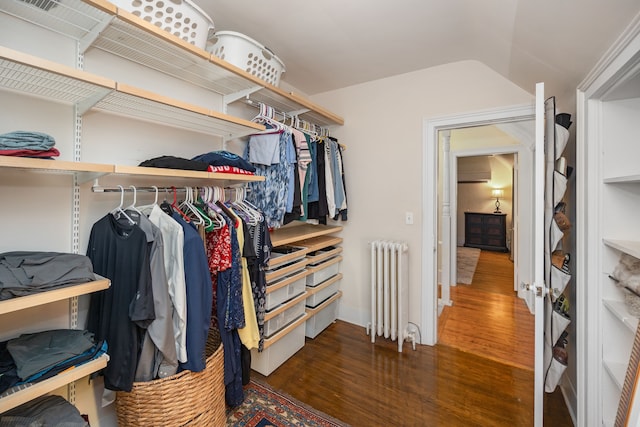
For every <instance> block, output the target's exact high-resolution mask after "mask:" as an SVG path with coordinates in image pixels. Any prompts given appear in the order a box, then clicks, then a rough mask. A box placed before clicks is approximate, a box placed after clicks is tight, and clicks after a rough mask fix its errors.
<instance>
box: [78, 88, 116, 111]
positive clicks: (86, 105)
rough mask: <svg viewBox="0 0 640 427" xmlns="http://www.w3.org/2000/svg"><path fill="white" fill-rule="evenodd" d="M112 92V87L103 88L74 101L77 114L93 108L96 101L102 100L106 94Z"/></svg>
mask: <svg viewBox="0 0 640 427" xmlns="http://www.w3.org/2000/svg"><path fill="white" fill-rule="evenodd" d="M111 92H113V89H106V88H105V89H104V90H101V91H97V92H96V93H94V94H93V95H92V96H90V97H88V98H85V99H83V100H82V101H80V102H78V103H76V109H77V112H78V114H79V115H84V113H86V112H87V111H89V110H90V109H91V108H93V107H94V106H95V105H96V104H97V103H98V102H100V101H102V100H103V99H104V98H105V97H106V96H107V95H109V94H110V93H111Z"/></svg>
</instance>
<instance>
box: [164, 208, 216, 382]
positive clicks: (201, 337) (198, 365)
mask: <svg viewBox="0 0 640 427" xmlns="http://www.w3.org/2000/svg"><path fill="white" fill-rule="evenodd" d="M173 219H175V220H176V221H177V222H178V224H180V226H181V227H182V230H183V231H184V272H185V283H186V289H187V361H186V362H185V363H181V364H180V370H181V371H183V370H190V371H193V372H200V371H202V370H203V369H204V368H205V366H206V360H205V347H206V344H207V337H208V335H209V324H210V323H211V276H210V275H209V267H208V263H207V255H206V253H205V249H204V242H203V241H202V239H201V238H200V234H199V233H198V230H197V229H196V228H195V227H194V226H193V225H192V224H191V223H187V222H186V221H185V220H184V219H182V217H181V216H180V214H178V213H176V212H174V213H173Z"/></svg>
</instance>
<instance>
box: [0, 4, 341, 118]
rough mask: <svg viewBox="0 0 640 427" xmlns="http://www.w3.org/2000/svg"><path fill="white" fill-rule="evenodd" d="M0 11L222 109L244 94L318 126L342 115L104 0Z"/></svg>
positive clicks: (1, 7) (6, 7) (8, 7)
mask: <svg viewBox="0 0 640 427" xmlns="http://www.w3.org/2000/svg"><path fill="white" fill-rule="evenodd" d="M44 3H47V2H44ZM0 10H2V11H4V12H5V13H8V14H10V15H13V16H16V17H18V18H20V19H24V20H27V21H29V22H32V23H34V24H36V25H39V26H42V27H45V28H49V29H51V30H53V31H56V32H58V33H62V34H65V35H67V36H69V37H70V38H72V39H74V40H77V41H78V44H79V48H80V50H81V53H84V52H85V51H86V50H87V49H89V48H91V47H95V48H98V49H101V50H104V51H106V52H110V53H112V54H114V55H117V56H120V57H123V58H125V59H128V60H130V61H132V62H136V63H138V64H141V65H144V66H146V67H148V68H151V69H154V70H157V71H160V72H163V73H165V74H167V75H169V76H172V77H174V78H176V79H180V80H183V81H185V82H188V83H191V84H194V85H197V86H200V87H202V88H204V89H207V90H211V91H213V92H216V93H219V94H221V95H223V96H224V104H225V108H226V105H228V104H231V103H233V102H236V101H240V100H242V99H244V98H245V97H247V96H250V97H251V99H252V100H253V101H257V102H263V103H265V104H268V105H270V106H272V107H274V108H275V109H277V110H279V111H284V112H287V113H288V114H291V115H296V114H297V115H298V116H299V117H300V118H301V119H303V120H306V121H308V122H312V123H315V124H318V125H320V126H327V125H343V124H344V120H343V119H342V117H340V116H338V115H336V114H334V113H332V112H331V111H329V110H327V109H325V108H323V107H321V106H319V105H317V104H314V103H312V102H311V101H309V100H307V99H306V98H304V97H302V96H300V95H298V94H296V93H293V92H286V91H284V90H282V89H280V88H278V87H276V86H273V85H271V84H269V83H266V82H264V81H262V80H261V79H259V78H257V77H255V76H253V75H251V74H250V73H248V72H246V71H244V70H242V69H240V68H238V67H236V66H234V65H232V64H230V63H228V62H226V61H223V60H221V59H219V58H217V57H216V56H214V55H212V54H210V53H209V52H207V51H205V50H203V49H200V48H198V47H195V46H193V45H191V44H189V43H187V42H185V41H183V40H181V39H180V38H178V37H176V36H174V35H172V34H170V33H167V32H165V31H163V30H161V29H159V28H158V27H156V26H154V25H153V24H150V23H148V22H146V21H145V20H143V19H140V18H139V17H137V16H135V15H133V14H131V13H129V12H127V11H126V10H123V9H120V8H118V7H116V6H115V5H113V4H111V3H109V2H107V1H104V0H65V1H64V2H60V3H56V5H55V6H54V7H51V8H50V9H49V10H48V11H44V10H41V9H38V8H37V7H34V6H32V5H29V4H28V3H27V2H24V1H21V0H8V1H4V2H2V4H1V5H0ZM120 89H121V90H122V91H126V89H125V88H120Z"/></svg>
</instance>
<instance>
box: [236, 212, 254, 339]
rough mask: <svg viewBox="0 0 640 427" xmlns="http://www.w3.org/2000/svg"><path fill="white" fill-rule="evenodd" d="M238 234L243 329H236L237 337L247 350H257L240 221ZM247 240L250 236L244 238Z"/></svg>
mask: <svg viewBox="0 0 640 427" xmlns="http://www.w3.org/2000/svg"><path fill="white" fill-rule="evenodd" d="M236 224H238V226H237V232H238V245H239V247H240V256H241V260H240V262H241V266H242V305H243V308H244V319H245V326H244V328H240V329H238V335H240V341H241V342H242V344H244V346H245V347H247V348H248V349H249V350H251V349H252V348H258V344H259V342H260V333H259V332H258V320H257V318H256V309H255V305H254V303H253V291H252V289H251V278H250V277H249V270H248V267H247V258H246V257H245V256H243V252H244V250H245V248H246V246H245V233H244V225H243V224H244V222H243V221H242V220H239V221H236ZM246 238H247V239H249V238H250V236H246Z"/></svg>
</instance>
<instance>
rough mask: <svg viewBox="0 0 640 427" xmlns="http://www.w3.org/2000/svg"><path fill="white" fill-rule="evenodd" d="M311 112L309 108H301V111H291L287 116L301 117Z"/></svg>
mask: <svg viewBox="0 0 640 427" xmlns="http://www.w3.org/2000/svg"><path fill="white" fill-rule="evenodd" d="M309 111H311V110H309V109H308V108H301V109H299V110H293V111H289V112H288V113H287V114H288V115H290V116H299V115H300V114H304V113H308V112H309Z"/></svg>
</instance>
